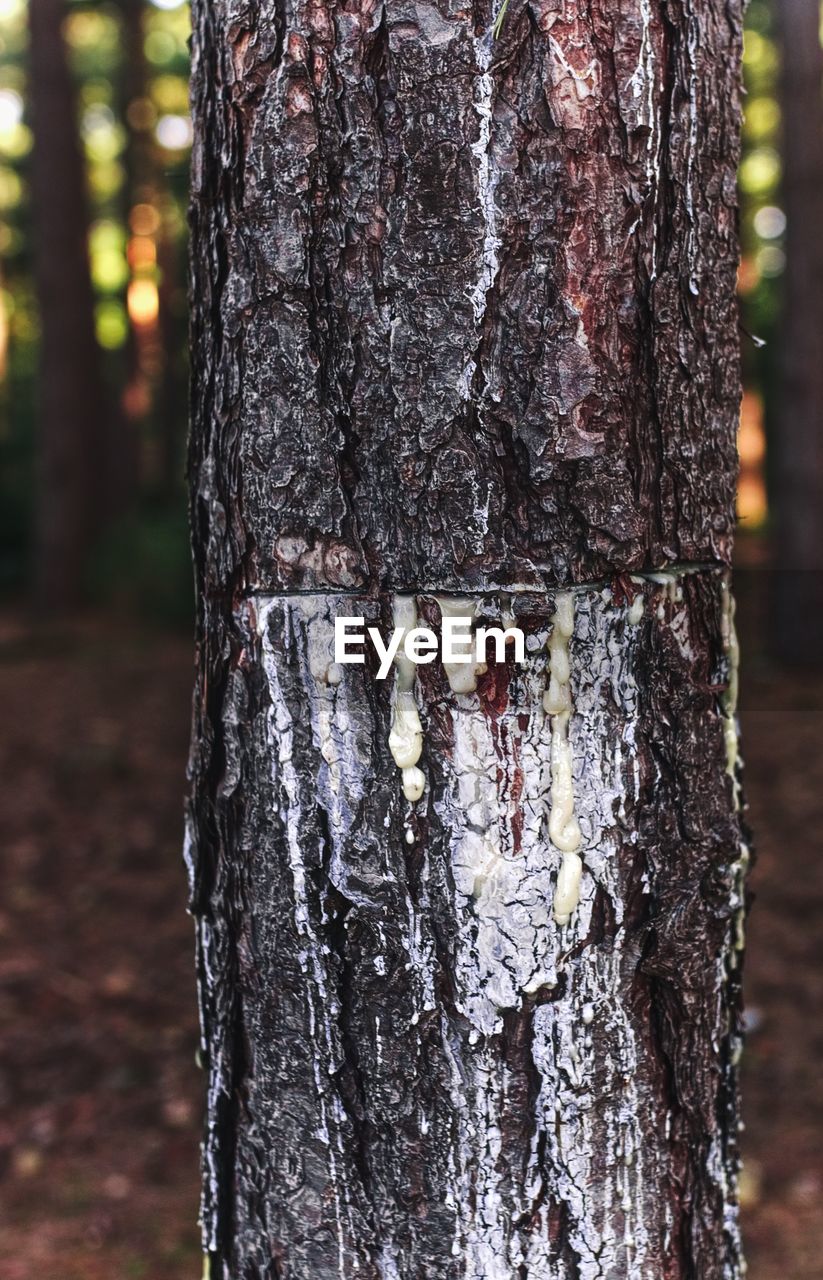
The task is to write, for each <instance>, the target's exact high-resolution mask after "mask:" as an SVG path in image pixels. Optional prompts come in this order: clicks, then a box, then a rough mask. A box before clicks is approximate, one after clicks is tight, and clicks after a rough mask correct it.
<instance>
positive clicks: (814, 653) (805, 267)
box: [773, 0, 823, 663]
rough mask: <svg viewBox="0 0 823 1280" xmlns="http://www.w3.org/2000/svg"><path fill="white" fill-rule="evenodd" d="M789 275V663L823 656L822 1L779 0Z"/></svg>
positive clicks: (783, 398)
mask: <svg viewBox="0 0 823 1280" xmlns="http://www.w3.org/2000/svg"><path fill="white" fill-rule="evenodd" d="M777 16H778V22H779V29H780V44H781V59H782V69H781V77H780V102H781V111H782V142H781V157H782V161H783V184H782V187H783V200H784V203H785V212H786V272H785V277H784V289H783V310H782V317H781V325H780V357H781V361H780V367H781V374H782V377H781V380H780V388H779V401H778V421H777V431H776V433H775V437H774V441H773V444H774V450H775V456H776V467H775V490H776V492H775V498H776V508H777V513H776V514H777V522H776V523H777V557H776V558H777V566H778V568H777V574H776V578H775V593H776V601H775V603H776V608H775V610H774V618H775V623H776V630H775V637H774V639H775V641H776V648H777V652H778V654H779V656H780V657H782V658H784V659H786V660H788V661H790V662H804V663H819V662H820V661H821V655H822V654H823V244H821V239H820V235H819V233H818V231H817V228H818V227H820V226H823V103H822V102H821V93H823V77H821V72H823V52H821V46H820V4H819V2H818V0H779V3H778V5H777Z"/></svg>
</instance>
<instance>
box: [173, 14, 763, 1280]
mask: <svg viewBox="0 0 823 1280" xmlns="http://www.w3.org/2000/svg"><path fill="white" fill-rule="evenodd" d="M493 18H494V14H493V13H492V11H491V9H490V8H489V7H488V6H478V7H477V9H476V10H475V11H474V12H471V13H470V12H469V11H467V10H466V9H465V8H459V7H458V8H455V7H453V6H450V5H448V4H447V3H446V2H445V0H441V3H439V4H432V3H429V4H425V3H416V2H415V0H408V2H407V0H397V3H394V4H392V5H391V6H385V7H384V6H380V5H377V6H363V7H362V8H352V7H351V6H347V7H344V6H342V5H338V4H336V3H331V2H327V0H321V2H320V3H313V4H312V5H306V6H302V5H300V6H298V7H297V8H289V9H287V10H285V9H284V8H283V7H282V6H281V5H279V4H276V3H274V0H270V2H267V0H264V2H263V3H261V4H260V5H258V6H256V7H255V9H254V10H250V9H248V8H246V7H244V6H241V5H238V4H235V3H234V0H217V2H216V3H215V2H213V0H212V2H210V3H208V4H207V3H205V0H199V3H196V4H195V6H194V25H195V37H194V50H193V51H194V80H193V101H194V111H195V147H194V158H193V203H192V231H193V251H192V281H193V322H192V323H193V328H192V339H193V373H194V381H193V419H192V436H191V485H192V524H193V538H194V550H195V559H196V564H197V579H198V591H199V623H198V627H199V659H198V672H199V674H198V684H197V689H196V694H195V703H194V735H193V749H192V760H191V774H192V800H191V805H190V811H189V831H188V838H187V861H188V865H189V869H190V874H191V885H192V908H193V911H194V913H195V916H196V919H197V936H198V954H199V979H200V991H201V1005H202V1019H203V1053H204V1056H205V1059H206V1062H207V1069H208V1079H209V1087H208V1098H209V1113H208V1124H207V1133H206V1142H205V1169H204V1197H203V1230H204V1243H205V1248H206V1249H207V1250H208V1252H209V1255H210V1269H211V1275H212V1276H213V1277H215V1276H219V1277H244V1278H245V1277H249V1278H250V1277H258V1276H260V1277H262V1276H267V1277H273V1276H283V1277H286V1276H288V1277H295V1278H296V1277H300V1278H301V1280H326V1278H328V1280H331V1278H332V1277H355V1276H357V1277H361V1278H362V1277H378V1276H379V1277H386V1278H390V1277H400V1278H402V1280H412V1277H415V1278H416V1277H420V1276H438V1277H446V1278H449V1277H453V1278H454V1280H457V1278H458V1277H470V1276H478V1277H479V1276H483V1277H488V1278H490V1280H492V1278H493V1280H496V1278H504V1277H505V1278H508V1277H521V1278H525V1277H531V1278H532V1280H548V1278H549V1277H552V1278H553V1280H555V1278H557V1280H559V1278H560V1277H564V1278H565V1277H568V1278H569V1280H571V1277H576V1278H578V1280H579V1278H594V1277H612V1278H614V1280H617V1278H618V1277H620V1278H621V1280H622V1278H624V1277H627V1276H631V1277H632V1278H633V1280H644V1278H646V1277H648V1280H660V1278H661V1277H663V1276H665V1277H684V1278H685V1277H687V1276H688V1277H691V1276H695V1275H699V1276H700V1277H701V1280H714V1278H715V1277H717V1278H718V1280H719V1278H720V1277H723V1278H724V1280H727V1278H729V1277H736V1276H738V1275H740V1274H741V1263H740V1254H739V1240H738V1234H737V1225H736V1224H737V1220H736V1209H735V1177H736V1167H737V1157H736V1135H737V1111H736V1105H737V1103H736V1062H737V1056H738V1052H739V1047H740V1038H739V948H740V945H741V941H742V914H743V910H742V894H743V885H742V880H743V872H744V870H745V863H746V860H747V856H748V855H747V852H746V848H745V845H744V844H743V837H742V832H741V824H740V813H739V800H738V794H737V790H738V781H737V777H736V773H737V768H738V766H737V757H736V732H735V724H734V702H735V684H736V677H735V664H736V646H735V643H734V635H733V624H732V620H731V606H730V603H729V597H728V588H727V581H726V577H727V574H726V566H727V565H728V563H729V558H730V553H731V536H732V527H733V515H732V512H733V492H734V479H735V447H734V446H735V432H736V422H737V411H738V401H739V367H738V351H737V338H736V309H735V302H734V280H735V269H736V263H737V247H736V204H735V200H736V196H735V169H736V161H737V146H738V91H739V89H738V63H739V55H740V41H741V15H740V8H739V5H738V4H737V3H735V2H732V3H730V4H727V5H725V6H723V7H722V8H715V7H710V6H700V7H698V8H696V9H692V8H691V7H690V6H687V5H680V4H678V3H669V4H666V5H665V6H664V5H661V4H658V3H653V2H650V0H637V2H636V3H633V2H632V0H630V2H629V3H628V4H626V5H623V6H621V7H620V8H619V10H618V9H616V8H615V6H613V5H611V4H599V3H598V4H594V5H591V4H586V5H580V6H578V5H577V4H576V3H574V2H572V3H569V4H566V5H565V6H563V7H562V8H558V7H557V6H555V5H553V4H550V3H534V4H526V5H523V4H520V3H517V0H513V2H512V4H511V7H510V11H509V13H508V14H507V15H506V18H505V22H504V25H503V30H502V35H501V37H500V39H499V40H498V41H497V42H492V40H491V39H490V36H489V29H490V27H491V24H492V21H493ZM664 570H668V572H663V571H664ZM397 593H400V594H401V595H402V596H408V595H411V596H414V598H415V607H416V610H417V612H418V615H419V617H420V618H421V620H423V619H427V620H429V621H431V622H432V623H433V624H435V625H436V624H437V622H438V620H439V613H440V611H439V606H438V603H437V600H436V596H438V595H440V594H441V593H450V594H455V593H456V594H458V595H459V596H460V598H461V599H462V600H463V601H464V602H465V604H466V606H467V607H468V608H474V607H476V609H477V612H478V616H484V617H485V616H488V617H492V618H497V617H500V616H504V617H514V618H516V619H517V621H518V623H519V624H520V625H521V626H522V627H523V628H524V630H526V632H527V633H528V635H529V637H530V641H529V651H528V661H527V663H526V665H525V666H522V667H521V666H516V665H515V664H514V663H513V662H511V661H509V662H507V663H500V664H495V663H490V665H489V669H488V671H487V672H486V673H485V674H481V676H480V679H479V683H478V685H477V688H476V690H469V691H467V692H455V691H454V690H453V689H452V688H451V685H450V682H449V680H448V679H447V673H445V672H444V670H443V667H442V665H441V664H440V663H439V662H438V663H435V664H434V665H433V666H429V667H420V668H419V669H418V672H417V678H416V681H415V684H414V687H413V697H414V699H415V703H416V706H417V707H418V709H419V714H420V718H421V721H422V726H423V737H424V747H423V754H422V757H421V760H420V765H421V766H422V768H423V771H424V773H425V791H424V793H423V796H422V798H421V799H419V800H416V801H413V802H412V801H409V800H406V799H405V798H404V792H403V789H402V786H401V773H400V770H399V769H398V768H397V767H396V765H395V763H394V760H393V758H392V754H391V752H390V749H389V742H388V739H389V733H390V728H391V725H392V723H393V718H394V717H396V715H397V707H398V700H399V698H400V696H401V693H402V690H401V691H398V688H397V682H396V681H395V680H393V679H390V680H388V681H386V682H385V683H382V684H381V683H380V682H379V681H377V680H375V678H374V671H373V669H372V668H371V667H367V668H364V667H346V668H342V669H341V668H337V667H335V665H334V664H333V663H332V661H331V649H330V645H331V637H332V631H333V621H334V618H335V616H336V615H337V614H340V613H343V614H346V615H349V614H354V615H358V614H361V613H362V614H364V615H365V616H366V617H367V618H368V619H370V620H376V619H379V620H380V621H381V622H382V623H383V624H384V625H385V626H386V627H388V626H389V625H390V624H391V617H392V611H393V609H396V608H399V609H400V610H402V611H405V612H408V610H409V607H410V606H409V605H408V603H407V602H405V601H404V600H398V598H397ZM570 607H571V608H572V609H573V613H574V617H573V627H572V635H571V638H570V642H569V646H570V658H571V674H570V681H569V686H568V688H569V692H570V696H571V712H572V714H571V719H570V722H569V726H568V740H569V744H570V750H571V755H572V766H573V767H572V773H573V795H574V809H575V812H576V817H577V820H578V822H579V826H580V829H581V833H582V844H581V847H580V853H581V855H582V859H583V865H584V870H583V877H582V885H581V894H580V901H579V905H578V907H577V909H576V910H575V911H573V913H572V914H571V918H570V920H569V921H568V923H567V924H558V922H557V920H556V918H555V915H554V913H553V911H552V901H553V896H554V894H555V891H556V888H557V881H558V874H559V870H560V867H561V864H562V863H563V860H564V859H563V853H562V851H561V849H560V848H559V847H558V843H557V841H556V840H555V839H553V838H551V833H550V830H549V827H548V826H547V821H548V820H549V816H550V814H551V813H552V812H554V805H555V804H557V805H558V806H559V805H560V798H559V795H558V790H557V788H556V786H555V785H554V784H553V783H552V778H551V768H550V760H551V756H552V750H553V747H554V750H555V751H557V750H558V747H557V742H556V741H555V742H554V744H553V735H556V734H557V733H558V731H559V727H558V723H557V719H558V718H557V715H556V714H554V713H547V711H546V710H545V709H544V702H543V695H544V692H545V691H546V689H547V687H548V685H549V679H550V674H551V672H550V671H549V666H550V665H551V667H552V672H554V674H555V676H556V675H557V671H558V670H559V667H558V666H556V665H555V664H556V662H557V661H558V660H557V659H556V658H554V657H552V656H551V654H550V653H549V651H548V649H547V642H548V640H549V639H550V637H554V638H553V640H552V643H553V644H555V642H556V640H557V636H558V635H559V634H560V630H559V628H560V621H559V619H560V618H562V616H563V614H564V612H565V613H568V611H569V609H570ZM559 811H560V810H559V808H558V811H557V812H556V813H555V818H556V817H557V813H559ZM555 834H556V832H555ZM561 843H562V841H561Z"/></svg>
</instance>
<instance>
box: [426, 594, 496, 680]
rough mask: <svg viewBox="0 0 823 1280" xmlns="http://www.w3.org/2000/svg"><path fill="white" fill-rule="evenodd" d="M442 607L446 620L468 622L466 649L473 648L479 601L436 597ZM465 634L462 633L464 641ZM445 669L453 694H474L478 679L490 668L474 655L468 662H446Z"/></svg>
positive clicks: (441, 614)
mask: <svg viewBox="0 0 823 1280" xmlns="http://www.w3.org/2000/svg"><path fill="white" fill-rule="evenodd" d="M435 598H436V600H437V603H438V605H439V606H440V616H441V618H443V619H444V620H445V619H446V618H465V620H466V631H465V636H466V644H465V648H466V649H467V650H470V649H471V648H472V643H471V641H472V626H471V624H472V623H473V622H474V619H475V618H476V617H477V601H476V600H460V599H459V598H458V597H456V596H437V597H435ZM462 635H463V633H462V632H461V633H460V639H461V641H462ZM443 669H444V670H445V672H446V679H447V680H448V682H449V685H450V686H451V690H452V693H474V691H475V689H476V688H477V677H478V676H482V675H485V673H486V671H488V667H487V666H486V663H485V662H482V661H481V662H477V661H476V660H475V658H474V655H472V656H471V658H470V659H469V661H468V662H444V663H443Z"/></svg>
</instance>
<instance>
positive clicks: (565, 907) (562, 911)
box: [543, 591, 583, 926]
mask: <svg viewBox="0 0 823 1280" xmlns="http://www.w3.org/2000/svg"><path fill="white" fill-rule="evenodd" d="M573 631H574V599H573V597H572V595H571V592H568V591H565V592H563V593H562V594H561V595H558V596H557V598H556V600H555V603H554V615H553V617H552V632H551V635H550V637H549V687H548V689H547V690H546V692H545V693H544V695H543V707H544V709H545V711H546V712H547V714H548V715H550V716H551V722H552V746H551V778H552V782H551V812H550V813H549V837H550V839H551V842H552V844H553V845H554V847H555V848H556V849H559V851H560V852H561V853H562V855H563V861H562V863H561V866H560V874H559V875H558V877H557V887H556V889H555V893H554V902H553V911H554V918H555V921H556V922H557V924H559V925H561V926H562V925H566V924H568V923H569V920H570V919H571V917H572V915H573V913H574V912H575V910H576V909H577V904H578V901H579V899H580V881H581V878H582V875H583V862H582V859H581V857H580V854H579V853H578V852H577V851H578V849H579V848H580V843H581V839H582V837H581V834H580V825H579V823H578V821H577V817H576V816H575V812H574V784H573V782H572V751H571V744H570V742H569V720H570V719H571V712H572V697H571V684H570V676H571V669H570V665H569V641H570V639H571V637H572V633H573Z"/></svg>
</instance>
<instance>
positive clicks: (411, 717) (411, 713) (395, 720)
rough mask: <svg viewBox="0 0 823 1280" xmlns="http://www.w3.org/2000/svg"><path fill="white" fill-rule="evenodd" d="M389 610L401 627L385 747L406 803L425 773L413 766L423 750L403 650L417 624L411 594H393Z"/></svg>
mask: <svg viewBox="0 0 823 1280" xmlns="http://www.w3.org/2000/svg"><path fill="white" fill-rule="evenodd" d="M392 612H393V619H394V625H395V626H396V627H401V628H402V629H403V638H402V639H401V642H400V648H399V649H398V651H397V656H396V657H395V659H394V665H395V668H396V670H397V682H396V684H395V698H394V714H393V716H392V726H391V732H390V733H389V750H390V751H391V753H392V757H393V758H394V763H395V764H396V765H397V767H398V769H400V770H402V777H403V795H404V796H405V797H406V799H407V800H408V801H409V803H410V804H414V802H415V800H419V799H420V797H421V796H422V794H423V792H424V790H425V788H426V776H425V774H424V773H423V770H422V769H418V768H417V761H418V760H419V759H420V755H421V753H422V751H423V726H422V725H421V723H420V715H419V713H418V710H417V703H416V702H415V700H414V680H415V675H416V667H415V664H414V663H413V662H412V661H411V659H409V658H407V657H406V655H405V653H404V651H403V643H404V641H405V638H406V633H407V632H409V631H411V630H413V628H414V627H416V626H417V604H416V603H415V599H414V596H395V598H394V609H393V611H392Z"/></svg>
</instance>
